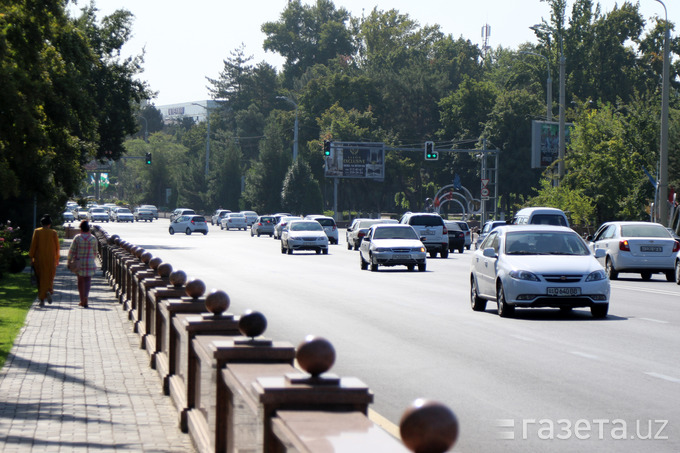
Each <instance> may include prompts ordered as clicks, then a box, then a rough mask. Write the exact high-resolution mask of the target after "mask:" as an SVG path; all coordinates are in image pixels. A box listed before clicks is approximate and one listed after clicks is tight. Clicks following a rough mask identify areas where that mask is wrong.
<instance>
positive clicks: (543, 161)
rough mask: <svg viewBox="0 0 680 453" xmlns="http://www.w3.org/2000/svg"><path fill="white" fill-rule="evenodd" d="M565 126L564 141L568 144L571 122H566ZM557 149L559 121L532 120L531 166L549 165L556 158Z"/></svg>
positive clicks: (541, 166)
mask: <svg viewBox="0 0 680 453" xmlns="http://www.w3.org/2000/svg"><path fill="white" fill-rule="evenodd" d="M565 126H566V127H565V143H566V144H568V143H569V139H570V137H571V128H572V127H573V123H567V124H565ZM559 150H560V127H559V123H557V122H552V121H551V122H548V121H533V122H532V124H531V168H545V167H549V166H550V165H552V163H553V162H555V161H556V160H557V158H558V156H559Z"/></svg>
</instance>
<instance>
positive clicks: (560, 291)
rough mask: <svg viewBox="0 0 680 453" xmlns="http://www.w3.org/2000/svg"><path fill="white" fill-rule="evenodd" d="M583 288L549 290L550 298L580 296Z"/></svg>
mask: <svg viewBox="0 0 680 453" xmlns="http://www.w3.org/2000/svg"><path fill="white" fill-rule="evenodd" d="M580 294H581V288H548V296H578V295H580Z"/></svg>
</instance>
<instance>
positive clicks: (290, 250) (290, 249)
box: [288, 247, 293, 255]
mask: <svg viewBox="0 0 680 453" xmlns="http://www.w3.org/2000/svg"><path fill="white" fill-rule="evenodd" d="M288 254H289V255H292V254H293V249H292V248H290V247H288Z"/></svg>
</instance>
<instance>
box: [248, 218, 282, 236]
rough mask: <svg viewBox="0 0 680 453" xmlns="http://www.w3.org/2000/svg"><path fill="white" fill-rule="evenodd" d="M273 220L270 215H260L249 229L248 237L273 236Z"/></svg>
mask: <svg viewBox="0 0 680 453" xmlns="http://www.w3.org/2000/svg"><path fill="white" fill-rule="evenodd" d="M275 220H276V219H275V218H274V216H270V215H262V216H259V217H258V218H257V219H255V222H254V223H253V225H252V226H251V227H250V237H253V236H255V235H257V237H260V235H262V234H268V235H269V237H272V236H273V235H274V226H275V223H274V222H275Z"/></svg>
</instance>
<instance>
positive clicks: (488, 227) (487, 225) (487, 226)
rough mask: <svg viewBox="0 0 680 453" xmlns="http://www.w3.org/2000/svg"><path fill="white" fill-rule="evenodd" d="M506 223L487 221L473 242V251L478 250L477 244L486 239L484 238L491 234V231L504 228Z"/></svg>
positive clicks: (503, 221) (502, 221)
mask: <svg viewBox="0 0 680 453" xmlns="http://www.w3.org/2000/svg"><path fill="white" fill-rule="evenodd" d="M507 224H508V222H506V221H505V220H489V221H488V222H486V223H485V224H484V226H483V227H482V231H480V232H479V234H478V235H477V240H476V241H475V249H479V244H481V243H482V241H484V239H486V236H487V235H488V234H489V232H491V231H492V230H493V229H495V228H498V227H499V226H504V225H507Z"/></svg>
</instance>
